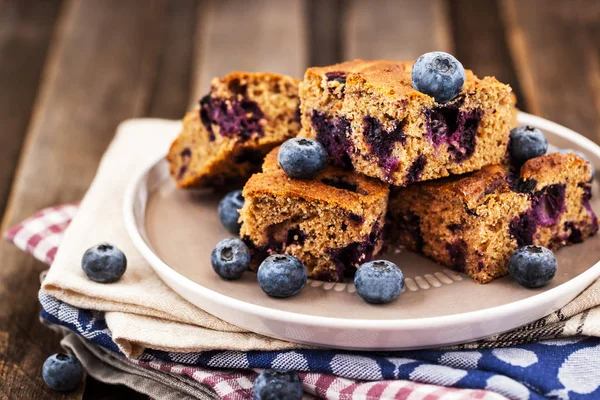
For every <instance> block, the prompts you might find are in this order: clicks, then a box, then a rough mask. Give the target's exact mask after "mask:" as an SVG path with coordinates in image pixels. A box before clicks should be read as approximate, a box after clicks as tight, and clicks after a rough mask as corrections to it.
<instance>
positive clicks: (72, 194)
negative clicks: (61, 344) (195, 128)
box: [0, 0, 167, 399]
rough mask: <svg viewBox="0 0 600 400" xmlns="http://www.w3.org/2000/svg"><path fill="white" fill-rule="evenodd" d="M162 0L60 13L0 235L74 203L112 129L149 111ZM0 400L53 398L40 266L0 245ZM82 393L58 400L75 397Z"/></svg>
mask: <svg viewBox="0 0 600 400" xmlns="http://www.w3.org/2000/svg"><path fill="white" fill-rule="evenodd" d="M166 12H167V2H166V1H165V0H155V1H152V2H150V1H149V2H145V3H144V7H140V4H139V2H138V1H135V0H127V1H123V0H105V1H102V2H95V1H72V2H69V3H68V4H67V5H66V6H65V7H64V9H63V11H62V12H61V16H60V19H59V22H58V31H57V34H56V36H55V39H54V43H53V47H52V49H51V52H50V54H49V57H48V63H47V66H46V69H45V72H44V78H43V84H42V86H41V91H40V94H39V95H38V98H37V101H36V105H35V107H34V113H33V115H34V117H33V119H32V121H31V123H30V125H29V128H28V131H27V136H26V140H25V145H24V150H23V153H22V155H21V158H20V161H19V167H18V170H17V173H16V176H15V180H14V183H13V188H12V192H11V195H10V198H9V202H8V207H7V209H6V213H5V215H4V218H3V221H2V228H3V229H2V230H4V229H5V228H7V227H8V226H10V225H12V224H14V223H16V222H18V221H20V220H22V219H23V218H25V217H27V216H29V215H30V214H32V213H33V212H34V211H36V210H39V209H40V208H43V207H45V206H49V205H54V204H59V203H63V202H68V201H74V200H78V199H80V198H81V196H82V195H83V194H84V192H85V190H86V189H87V186H88V185H89V183H90V181H91V179H92V178H93V175H94V173H95V170H96V167H97V164H98V161H99V159H100V157H101V155H102V153H103V151H104V150H105V148H106V146H107V144H108V143H109V141H110V139H111V138H112V136H113V133H114V131H115V128H116V126H117V124H118V123H119V122H120V121H122V120H124V119H126V118H130V117H136V116H142V115H144V114H145V113H146V111H147V110H148V109H149V108H150V107H149V105H150V103H151V100H150V98H151V94H152V89H153V88H154V87H155V82H156V77H157V73H158V67H159V64H160V62H159V60H160V52H161V48H160V46H161V40H160V37H161V36H162V35H163V33H164V30H165V22H164V21H165V19H164V18H163V17H164V15H165V14H166ZM0 259H2V268H1V269H0V304H10V307H0V336H2V337H3V338H4V339H3V340H2V343H4V345H3V346H2V348H0V394H1V395H2V396H5V397H8V398H36V399H46V398H56V396H57V394H56V393H53V392H52V391H51V390H49V389H48V388H46V387H45V385H44V384H43V382H42V379H41V376H40V368H41V365H42V362H43V360H44V359H45V358H46V357H47V356H48V355H49V354H51V353H52V352H54V351H56V350H58V341H57V337H56V335H54V334H51V333H50V332H49V330H48V329H47V328H45V327H43V326H42V325H40V323H39V321H38V316H37V314H38V310H39V306H38V304H37V300H36V292H37V289H38V287H39V286H38V275H39V273H40V271H42V270H43V269H44V268H45V266H43V265H42V264H41V263H39V262H35V261H34V260H33V259H32V257H31V256H28V255H26V254H24V253H22V252H20V251H18V250H16V249H15V248H13V247H12V246H10V245H7V244H5V243H2V244H0ZM82 390H83V386H82V387H81V388H80V392H77V393H74V394H71V395H65V397H64V398H81V391H82Z"/></svg>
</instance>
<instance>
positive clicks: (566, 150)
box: [558, 149, 596, 182]
mask: <svg viewBox="0 0 600 400" xmlns="http://www.w3.org/2000/svg"><path fill="white" fill-rule="evenodd" d="M558 152H559V153H563V154H568V153H575V154H577V155H578V156H579V157H581V158H583V159H584V160H585V161H587V162H588V163H590V169H591V171H592V178H591V179H590V182H593V181H594V178H595V177H596V170H595V168H594V164H592V161H590V159H589V158H588V156H586V155H585V154H583V153H582V152H581V151H579V150H574V149H559V150H558Z"/></svg>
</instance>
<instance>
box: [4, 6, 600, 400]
mask: <svg viewBox="0 0 600 400" xmlns="http://www.w3.org/2000/svg"><path fill="white" fill-rule="evenodd" d="M432 50H445V51H448V52H451V53H453V54H454V55H456V56H457V57H458V59H459V60H461V61H462V63H463V64H464V65H465V67H467V68H470V69H473V70H474V71H475V72H476V73H477V74H478V75H480V76H483V75H495V76H496V77H497V78H498V79H499V80H501V81H503V82H506V83H509V84H511V85H512V87H513V89H514V90H515V92H516V93H517V96H518V99H519V103H518V105H519V107H520V108H521V109H523V110H525V111H529V112H531V113H534V114H538V115H541V116H543V117H547V118H550V119H552V120H554V121H556V122H558V123H561V124H564V125H566V126H568V127H570V128H572V129H574V130H576V131H578V132H580V133H582V134H583V135H585V136H587V137H589V138H591V139H593V140H595V141H597V142H598V141H600V1H598V0H506V1H502V0H498V1H493V0H490V1H483V0H414V1H411V0H371V1H368V0H365V1H358V0H357V1H349V0H348V1H333V0H330V1H328V0H321V1H319V0H289V1H288V0H256V1H254V0H253V1H242V0H239V1H232V0H227V1H194V0H173V1H169V0H151V1H150V0H149V1H144V0H72V1H71V0H0V212H2V214H3V219H2V227H1V228H2V231H4V230H5V229H6V228H7V227H9V226H11V225H13V224H15V223H17V222H20V221H21V220H22V219H23V218H25V217H27V216H29V215H30V214H32V213H33V212H35V211H37V210H39V209H41V208H43V207H46V206H50V205H56V204H60V203H65V202H71V201H75V200H79V199H80V198H81V197H82V196H83V194H84V193H85V191H86V189H87V187H88V185H89V183H90V182H91V180H92V178H93V176H94V173H95V171H96V167H97V164H98V161H99V160H100V157H101V156H102V153H103V152H104V150H105V148H106V146H107V145H108V143H109V142H110V140H111V138H112V136H113V133H114V131H115V128H116V126H117V124H118V123H119V122H121V121H123V120H124V119H127V118H136V117H159V118H173V119H177V118H180V117H182V116H183V114H184V112H185V110H186V109H188V108H189V107H191V106H192V105H193V103H194V102H195V101H196V100H197V99H198V98H199V97H200V94H201V93H203V92H205V91H206V89H207V87H208V82H209V80H210V78H211V77H213V76H215V75H222V74H225V73H227V72H230V71H232V70H250V71H273V72H280V73H286V74H290V75H294V76H297V77H301V76H302V75H303V72H304V69H305V68H306V67H307V66H309V65H325V64H330V63H334V62H337V61H341V60H348V59H353V58H359V57H360V58H366V59H369V58H389V59H396V60H402V59H414V58H416V57H417V56H419V55H420V54H422V53H424V52H427V51H432ZM45 268H46V267H45V266H44V265H42V264H41V263H39V262H36V261H34V260H33V258H32V257H30V256H28V255H26V254H24V253H21V252H20V251H18V250H16V249H15V248H13V247H11V246H9V245H7V244H5V243H3V244H1V245H0V399H46V398H66V399H67V398H68V399H80V398H82V397H83V398H86V399H100V398H121V397H127V398H137V397H138V395H135V394H134V393H132V392H131V391H129V390H126V389H125V388H122V387H111V386H107V385H102V384H100V383H98V382H95V381H94V380H92V379H88V380H87V382H86V384H85V385H82V386H81V387H80V389H79V390H78V391H76V392H74V393H71V394H65V395H60V394H57V393H54V392H52V391H51V390H50V389H48V388H47V387H46V386H45V385H44V383H43V381H42V379H41V374H40V371H41V365H42V363H43V361H44V360H45V358H46V357H47V356H48V355H50V354H51V353H54V352H56V351H58V350H59V344H58V342H59V338H58V336H57V335H55V334H53V333H51V332H50V331H49V330H48V329H47V328H45V327H43V326H42V325H40V323H39V321H38V313H39V305H38V303H37V296H36V292H37V290H38V286H39V280H38V276H39V273H40V272H41V271H42V270H44V269H45Z"/></svg>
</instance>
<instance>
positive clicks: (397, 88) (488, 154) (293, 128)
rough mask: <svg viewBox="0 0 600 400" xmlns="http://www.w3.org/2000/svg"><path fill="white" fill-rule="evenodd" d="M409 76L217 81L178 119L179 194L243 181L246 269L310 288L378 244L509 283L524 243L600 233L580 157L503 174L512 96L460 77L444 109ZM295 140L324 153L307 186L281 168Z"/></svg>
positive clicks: (329, 72)
mask: <svg viewBox="0 0 600 400" xmlns="http://www.w3.org/2000/svg"><path fill="white" fill-rule="evenodd" d="M411 68H412V63H410V62H394V61H383V60H378V61H362V60H355V61H351V62H346V63H341V64H337V65H332V66H328V67H319V68H310V69H308V70H307V71H306V74H305V76H304V80H303V81H302V82H300V83H298V82H297V81H295V80H294V79H292V78H289V77H284V76H279V75H275V74H246V73H235V74H231V75H229V76H227V77H225V78H222V79H215V81H213V86H212V88H211V93H210V94H209V95H207V96H206V97H205V98H204V99H202V101H201V103H200V108H199V109H198V110H196V111H194V112H192V113H190V114H189V115H188V116H187V117H186V119H185V120H184V130H183V133H182V134H181V136H180V137H179V138H178V139H177V141H176V142H175V143H174V144H173V147H172V148H171V152H170V153H169V157H168V158H169V161H170V163H171V173H172V175H173V176H174V178H175V179H176V180H177V182H178V184H179V185H180V186H182V187H188V186H197V187H206V186H215V184H223V183H226V182H233V181H246V180H247V182H246V184H245V186H244V189H243V195H244V199H245V203H244V207H243V208H242V210H241V211H240V215H241V221H242V228H241V232H240V236H241V237H242V239H243V240H244V241H245V242H246V243H247V244H248V246H249V248H250V250H251V252H252V255H253V268H254V269H256V268H258V265H259V264H260V262H261V261H262V260H263V259H264V258H266V257H267V256H268V255H269V254H274V253H288V254H292V255H294V256H296V257H298V258H299V259H300V260H301V261H302V262H303V263H304V264H305V265H306V268H307V270H308V274H309V277H310V278H312V279H318V280H326V281H334V282H339V281H342V280H344V278H345V277H351V276H352V275H353V274H354V272H355V271H356V268H358V267H359V266H360V264H362V263H364V262H366V261H369V260H371V259H373V258H374V257H376V256H377V255H378V253H379V252H381V250H382V249H383V248H384V241H385V245H389V246H396V245H400V246H403V247H405V248H408V249H409V250H412V251H416V252H419V253H421V254H424V255H425V256H427V257H430V258H431V259H433V260H435V261H437V262H439V263H441V264H443V265H446V266H449V267H451V268H454V269H456V270H458V271H460V272H464V273H465V274H467V275H469V276H470V277H472V278H473V279H475V280H476V281H477V282H480V283H485V282H489V281H491V280H493V279H495V278H498V277H501V276H503V275H506V274H507V263H508V258H509V257H510V255H511V254H512V252H513V251H514V250H515V249H517V248H518V247H520V246H524V245H527V244H536V245H541V246H545V247H548V248H550V249H557V248H559V247H561V246H564V245H567V244H571V243H578V242H581V241H583V240H584V239H585V238H587V237H588V236H590V235H593V234H594V233H596V232H597V230H598V222H597V218H596V216H595V215H594V212H593V211H592V209H591V207H590V197H591V186H590V183H589V182H590V180H591V167H590V164H589V163H588V162H587V161H585V160H584V159H582V158H581V157H579V156H578V155H576V154H574V153H567V154H563V153H553V154H548V155H544V156H541V157H538V158H534V159H531V160H529V161H527V162H526V163H525V164H524V165H523V166H522V167H520V168H515V167H511V166H510V165H509V164H508V162H507V148H508V141H509V133H510V130H511V128H513V127H514V126H515V124H514V121H515V115H516V109H515V97H514V95H513V94H512V90H511V88H510V86H508V85H505V84H502V83H500V82H498V81H497V80H496V79H495V78H493V77H485V78H483V79H479V78H478V77H477V76H475V75H474V74H473V73H472V72H471V71H469V70H467V71H466V81H465V84H464V86H463V88H462V90H461V92H460V94H459V95H458V96H457V97H456V98H455V99H453V100H452V101H450V102H448V103H445V104H439V103H436V101H435V100H434V98H433V97H430V96H428V95H426V94H423V93H421V92H418V91H417V90H415V89H413V87H412V85H411ZM298 106H299V110H300V112H298ZM295 136H300V137H307V138H312V139H316V140H317V141H319V142H320V143H321V144H322V145H323V146H324V147H325V149H326V151H327V153H328V164H329V165H328V166H327V167H326V169H325V170H324V171H322V172H321V173H320V174H318V175H317V176H316V177H315V178H314V179H310V180H298V179H292V178H290V177H288V176H287V175H286V174H285V173H284V172H283V171H282V170H281V169H280V168H279V166H278V163H277V149H278V148H277V147H276V146H277V145H279V144H281V143H282V142H283V141H285V140H286V139H288V138H290V137H295ZM269 151H270V152H269ZM267 153H268V154H267ZM265 154H266V157H265ZM263 159H264V161H263Z"/></svg>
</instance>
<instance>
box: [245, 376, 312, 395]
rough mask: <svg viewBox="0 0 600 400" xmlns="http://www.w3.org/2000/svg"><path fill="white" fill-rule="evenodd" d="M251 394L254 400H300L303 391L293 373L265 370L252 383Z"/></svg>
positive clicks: (298, 379) (300, 383)
mask: <svg viewBox="0 0 600 400" xmlns="http://www.w3.org/2000/svg"><path fill="white" fill-rule="evenodd" d="M252 392H253V395H254V400H279V399H286V400H300V399H302V392H303V389H302V382H301V381H300V378H299V377H298V374H296V373H295V372H294V371H278V370H273V369H267V370H265V371H263V372H261V373H260V374H259V375H258V377H257V378H256V380H255V381H254V385H253V387H252Z"/></svg>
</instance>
